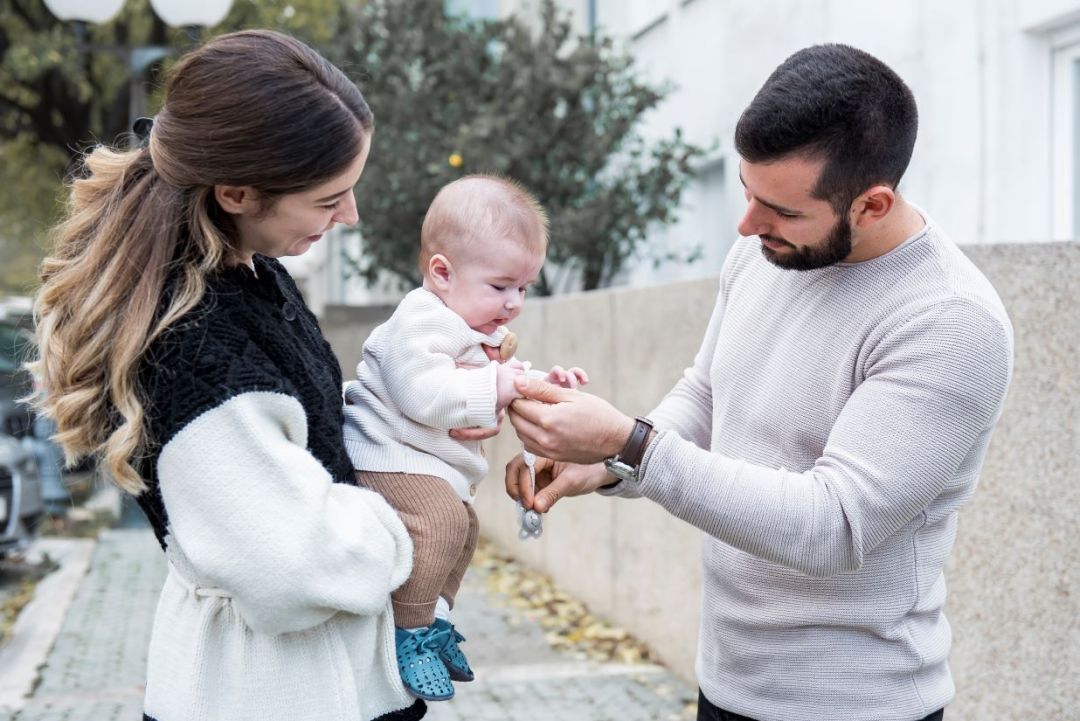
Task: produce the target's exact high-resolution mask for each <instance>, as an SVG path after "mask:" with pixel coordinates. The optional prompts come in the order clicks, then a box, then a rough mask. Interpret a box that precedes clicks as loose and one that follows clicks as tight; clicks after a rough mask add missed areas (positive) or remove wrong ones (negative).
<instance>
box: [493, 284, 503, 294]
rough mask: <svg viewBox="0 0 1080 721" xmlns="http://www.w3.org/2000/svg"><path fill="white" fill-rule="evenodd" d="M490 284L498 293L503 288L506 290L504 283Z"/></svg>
mask: <svg viewBox="0 0 1080 721" xmlns="http://www.w3.org/2000/svg"><path fill="white" fill-rule="evenodd" d="M490 285H491V287H492V288H494V289H495V290H497V291H499V292H500V293H502V292H503V291H504V290H506V286H505V285H495V284H494V283H491V284H490Z"/></svg>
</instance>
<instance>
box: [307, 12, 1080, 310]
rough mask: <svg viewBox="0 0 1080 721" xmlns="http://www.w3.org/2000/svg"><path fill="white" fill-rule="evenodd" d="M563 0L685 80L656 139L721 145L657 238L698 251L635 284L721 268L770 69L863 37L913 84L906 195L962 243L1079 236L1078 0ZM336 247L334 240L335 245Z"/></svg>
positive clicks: (668, 246) (659, 121)
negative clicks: (737, 146)
mask: <svg viewBox="0 0 1080 721" xmlns="http://www.w3.org/2000/svg"><path fill="white" fill-rule="evenodd" d="M556 2H557V3H558V5H559V7H560V9H562V10H563V11H564V12H566V13H568V14H569V16H570V17H571V19H572V22H573V24H574V27H575V28H576V29H577V30H578V31H579V32H580V33H582V34H585V33H587V32H589V31H590V30H591V29H598V30H599V31H601V32H604V33H606V34H609V35H613V36H614V37H616V38H617V39H618V40H619V41H620V42H621V43H622V45H623V46H624V47H625V49H626V51H627V52H628V53H630V54H631V55H632V56H633V58H634V59H635V61H636V63H637V66H638V68H639V70H640V72H642V73H643V74H645V76H646V77H648V78H650V79H652V80H654V81H656V82H658V83H671V84H672V85H673V86H674V89H673V90H672V91H671V93H670V94H669V96H668V97H667V99H666V100H665V101H664V103H663V104H662V105H661V106H660V107H659V108H657V109H656V110H655V111H653V112H652V113H650V114H649V115H648V116H647V117H646V118H645V120H644V122H643V126H642V128H641V130H642V133H643V135H644V136H645V137H646V138H663V137H669V136H670V135H671V133H672V132H673V130H674V129H675V128H676V127H679V128H682V130H683V132H684V133H685V134H686V136H687V138H688V139H689V140H690V141H691V142H694V143H697V144H700V145H702V146H707V147H712V148H714V150H713V151H712V152H711V154H710V155H709V157H708V158H706V160H705V162H704V163H703V165H702V167H701V171H700V174H699V176H698V178H697V180H696V181H695V182H694V183H693V184H692V185H691V186H690V187H689V188H688V189H687V190H686V192H685V194H684V197H683V202H682V205H681V207H680V220H679V222H678V223H677V224H676V225H674V226H670V227H668V228H657V229H656V230H655V231H654V232H653V233H652V236H651V238H650V243H651V248H650V249H649V251H648V254H649V255H652V254H655V253H656V252H663V251H665V250H679V251H684V252H685V251H686V250H687V249H691V248H694V247H700V250H701V258H700V260H699V261H698V262H696V263H692V264H666V265H661V266H659V267H655V268H654V267H653V264H652V262H651V261H647V260H645V259H643V261H642V262H640V263H638V264H637V265H635V266H633V267H631V268H630V269H629V270H627V271H626V272H625V273H624V274H623V277H622V278H621V279H620V281H621V282H622V283H625V284H628V285H649V284H654V283H660V282H667V281H672V280H683V279H691V278H698V277H706V276H710V275H715V274H716V273H717V272H719V269H720V265H721V263H722V261H723V258H724V256H725V254H726V252H727V249H728V248H729V247H730V246H731V244H732V243H733V242H734V240H735V238H736V231H735V226H736V224H737V222H738V219H739V217H740V215H741V213H742V210H743V208H744V205H745V200H744V198H743V195H742V187H741V185H740V183H739V179H738V156H737V155H736V154H735V152H734V149H733V147H732V137H733V133H734V128H735V123H736V121H737V120H738V118H739V115H740V113H741V112H742V110H743V108H744V107H745V106H746V105H747V103H749V101H750V99H751V98H752V97H753V95H754V93H755V92H756V91H757V89H758V88H759V87H760V86H761V84H762V83H763V82H764V81H765V79H766V77H767V76H768V75H769V73H770V72H771V71H772V70H773V68H775V67H776V66H777V65H778V64H779V63H780V62H782V61H783V59H784V58H786V57H787V56H788V55H790V54H791V53H792V52H794V51H796V50H798V49H799V48H802V47H805V46H807V45H812V44H815V43H822V42H842V43H847V44H851V45H854V46H857V47H859V48H862V49H864V50H866V51H868V52H870V53H872V54H874V55H876V56H878V57H879V58H881V59H882V60H884V61H885V62H886V63H888V64H889V65H890V66H892V67H893V68H894V69H895V70H896V71H897V72H898V73H899V74H900V75H901V77H903V78H904V79H905V80H906V81H907V82H908V84H909V85H910V86H911V88H912V90H913V92H914V93H915V97H916V100H917V101H918V104H919V112H920V129H919V138H918V141H917V143H916V147H915V155H914V157H913V159H912V163H911V166H910V168H909V170H908V172H907V175H906V176H905V178H904V181H903V183H902V185H901V192H903V193H904V195H905V197H907V198H908V199H909V200H911V201H912V202H914V203H915V204H916V205H918V206H920V207H922V208H924V209H925V210H926V211H927V212H928V213H929V214H931V215H932V216H933V217H934V219H935V220H936V221H937V222H938V223H940V224H941V226H942V227H943V228H945V229H946V230H947V231H948V232H949V233H950V234H951V235H952V237H953V238H954V239H955V240H956V241H957V242H958V243H960V244H983V243H1001V242H1022V243H1036V242H1046V241H1050V240H1074V239H1077V238H1078V237H1080V140H1078V139H1080V1H1077V0H953V1H952V2H948V3H940V2H934V1H933V0H912V1H911V2H905V3H863V2H858V1H857V0H816V1H814V2H807V1H805V0H801V1H800V0H762V1H759V2H731V1H729V0H556ZM447 7H448V10H449V11H451V12H455V13H461V12H467V13H471V14H473V15H476V16H481V17H492V16H507V15H510V14H514V13H517V14H519V15H520V16H522V17H524V18H526V19H528V20H529V21H530V22H533V23H534V24H535V22H536V18H537V17H538V7H539V2H538V0H449V1H448V3H447ZM327 251H328V253H329V254H333V253H334V252H335V249H334V247H333V243H328V244H327ZM330 265H333V263H330ZM313 280H314V278H313ZM333 282H334V283H336V282H337V281H333ZM326 283H327V284H329V283H330V281H326ZM357 283H358V281H350V282H346V283H342V284H341V286H340V288H336V289H335V290H334V291H333V295H332V296H331V297H330V298H329V300H330V301H331V302H367V301H368V300H369V299H370V300H372V301H384V300H386V299H387V298H388V297H389V296H392V295H393V294H394V291H392V290H388V289H381V290H376V291H374V292H372V291H368V290H363V289H357V288H356V287H355V286H356V284H357ZM350 289H351V290H350Z"/></svg>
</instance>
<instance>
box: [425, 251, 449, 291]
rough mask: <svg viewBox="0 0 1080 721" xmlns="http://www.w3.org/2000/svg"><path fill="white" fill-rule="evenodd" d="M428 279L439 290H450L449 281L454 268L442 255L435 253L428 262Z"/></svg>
mask: <svg viewBox="0 0 1080 721" xmlns="http://www.w3.org/2000/svg"><path fill="white" fill-rule="evenodd" d="M427 274H428V277H429V278H431V282H432V283H434V284H435V287H436V288H437V289H439V290H442V291H446V290H450V280H451V278H453V277H454V266H452V265H450V259H449V258H447V257H446V256H445V255H443V254H442V253H436V254H435V255H433V256H431V260H429V261H428V273H427Z"/></svg>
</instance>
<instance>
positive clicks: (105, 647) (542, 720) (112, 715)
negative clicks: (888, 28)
mask: <svg viewBox="0 0 1080 721" xmlns="http://www.w3.org/2000/svg"><path fill="white" fill-rule="evenodd" d="M165 571H166V568H165V562H164V557H163V556H162V554H161V551H160V550H159V548H158V546H157V542H156V541H155V540H154V537H153V535H152V533H151V532H150V531H148V530H145V529H140V530H127V529H125V530H113V531H108V532H106V533H104V534H103V535H102V536H101V539H100V542H99V544H98V547H97V548H96V549H95V552H94V557H93V559H92V561H91V566H90V570H89V572H88V573H87V576H86V578H85V579H84V581H83V583H82V586H81V587H80V589H79V592H78V593H77V594H76V597H75V599H74V601H73V602H72V605H71V607H70V608H69V609H68V612H67V616H66V618H65V620H64V624H63V627H62V628H61V631H60V635H59V637H58V638H57V641H56V644H55V646H54V647H53V649H52V651H51V652H50V655H49V658H48V661H47V663H46V664H45V666H44V667H43V668H42V673H41V679H40V683H39V684H38V686H37V688H36V689H35V691H34V694H33V696H32V698H31V699H30V701H29V703H28V704H27V706H26V707H25V708H23V709H22V710H21V711H19V712H18V713H16V714H15V715H14V716H11V717H10V718H8V719H5V718H3V715H2V714H0V721H113V720H115V721H122V720H123V721H136V720H137V719H139V718H140V717H141V710H142V693H143V682H144V680H145V665H146V649H147V645H148V643H149V636H150V628H151V625H152V623H153V613H154V608H155V606H156V603H157V597H158V593H159V591H160V588H161V584H162V581H163V579H164V576H165ZM504 601H505V599H500V598H498V597H493V596H491V595H489V593H488V591H487V589H486V587H485V585H484V581H483V577H482V574H479V573H474V572H470V573H469V574H467V575H466V579H465V583H464V585H463V587H462V589H461V592H460V594H459V597H458V603H457V607H456V608H455V610H454V621H455V623H456V624H457V625H458V627H459V628H460V630H461V632H462V633H463V634H465V636H466V637H467V638H468V642H467V643H466V644H464V647H463V648H464V649H465V651H466V653H468V655H469V658H470V661H471V663H472V664H473V666H474V668H476V670H477V673H478V679H477V680H476V681H475V682H473V683H470V684H458V685H457V696H456V697H455V698H454V700H452V701H450V702H446V703H437V704H430V706H429V707H430V708H431V712H430V713H429V715H428V717H427V718H429V719H431V721H506V720H507V719H513V720H514V721H686V720H687V719H690V718H692V716H691V715H690V707H688V704H689V703H691V702H692V701H694V700H695V699H696V690H695V689H693V688H692V687H691V686H690V685H688V684H686V683H685V682H683V681H681V680H680V679H677V678H675V677H674V676H672V675H671V674H670V673H669V672H667V671H666V670H665V669H663V668H660V667H658V666H650V665H642V666H634V667H625V666H615V665H603V664H596V663H593V662H588V661H586V660H584V659H581V658H577V657H575V656H573V655H570V654H567V653H564V652H560V651H556V650H554V649H553V648H551V646H550V645H548V643H547V642H546V641H545V640H544V634H543V631H542V630H541V628H540V626H539V625H538V624H536V623H535V622H534V621H532V620H530V619H529V618H528V617H527V616H526V615H525V614H524V613H523V612H521V611H519V610H517V609H513V608H511V607H509V606H507V605H506V604H505V603H504Z"/></svg>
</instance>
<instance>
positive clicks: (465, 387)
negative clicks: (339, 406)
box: [379, 309, 498, 431]
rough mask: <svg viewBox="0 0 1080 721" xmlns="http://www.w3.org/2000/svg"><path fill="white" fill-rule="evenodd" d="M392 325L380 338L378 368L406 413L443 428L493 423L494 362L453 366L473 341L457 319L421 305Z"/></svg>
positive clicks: (446, 429)
mask: <svg viewBox="0 0 1080 721" xmlns="http://www.w3.org/2000/svg"><path fill="white" fill-rule="evenodd" d="M451 321H452V322H451ZM397 328H398V330H397V331H396V332H395V333H394V335H393V336H392V337H391V336H389V335H388V337H387V338H386V339H385V340H384V347H383V349H382V357H381V358H380V359H379V370H380V373H381V375H382V382H383V384H384V385H385V388H386V393H387V394H388V395H389V397H390V399H391V400H392V401H393V402H394V404H395V405H396V406H397V407H398V408H399V409H400V410H401V412H402V413H403V414H404V415H405V416H406V417H408V418H409V419H411V420H413V421H415V422H416V423H419V424H421V425H425V426H428V427H429V428H437V429H439V430H444V431H449V430H451V429H453V428H469V427H472V426H482V427H494V426H495V425H496V424H497V423H498V421H497V419H496V417H495V405H496V366H497V365H498V364H497V363H496V362H495V361H491V362H489V363H488V364H486V365H484V366H482V367H479V368H458V367H457V362H456V359H457V358H459V357H460V356H461V355H462V354H463V353H465V351H466V349H467V348H469V347H472V346H474V345H475V341H474V340H473V337H472V333H471V332H469V331H468V327H467V326H465V324H464V322H463V321H461V320H460V319H458V318H457V317H456V316H453V315H452V311H449V310H446V309H438V310H436V311H431V310H427V311H426V312H423V313H412V314H411V315H410V316H409V317H408V322H407V323H405V322H399V323H398V324H397Z"/></svg>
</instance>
